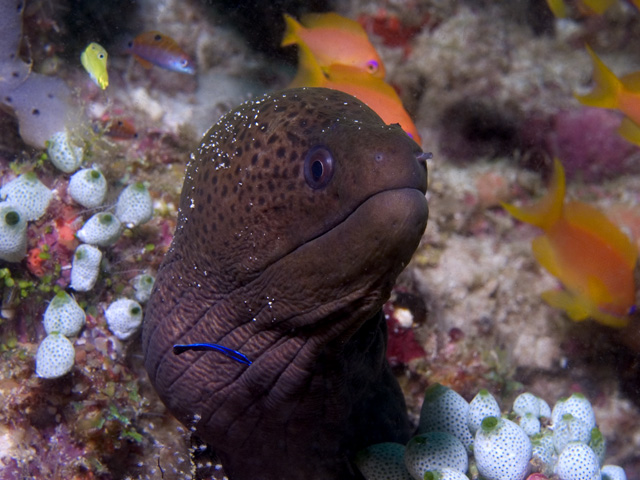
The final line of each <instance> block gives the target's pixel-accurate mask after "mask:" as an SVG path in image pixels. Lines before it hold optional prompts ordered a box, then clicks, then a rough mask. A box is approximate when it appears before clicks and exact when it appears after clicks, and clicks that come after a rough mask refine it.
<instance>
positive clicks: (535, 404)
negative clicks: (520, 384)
mask: <svg viewBox="0 0 640 480" xmlns="http://www.w3.org/2000/svg"><path fill="white" fill-rule="evenodd" d="M513 413H515V414H516V415H518V416H519V417H522V416H524V415H525V414H527V413H530V414H532V415H533V416H534V417H536V418H538V417H539V416H540V402H539V400H538V397H536V396H535V395H534V394H533V393H529V392H525V393H521V394H520V395H518V396H517V397H516V399H515V400H514V401H513Z"/></svg>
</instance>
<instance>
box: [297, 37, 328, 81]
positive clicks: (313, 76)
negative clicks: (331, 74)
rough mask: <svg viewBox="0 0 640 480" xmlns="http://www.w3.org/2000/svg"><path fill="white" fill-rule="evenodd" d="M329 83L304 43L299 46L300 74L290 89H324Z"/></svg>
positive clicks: (298, 73)
mask: <svg viewBox="0 0 640 480" xmlns="http://www.w3.org/2000/svg"><path fill="white" fill-rule="evenodd" d="M326 81H327V77H326V76H325V74H324V72H323V70H322V68H321V67H320V64H319V63H318V61H317V60H316V58H315V57H314V56H313V53H311V49H310V48H309V47H307V45H306V44H304V43H299V44H298V72H297V73H296V76H295V77H294V78H293V80H292V81H291V83H290V84H289V87H288V88H297V87H323V86H324V85H325V83H326Z"/></svg>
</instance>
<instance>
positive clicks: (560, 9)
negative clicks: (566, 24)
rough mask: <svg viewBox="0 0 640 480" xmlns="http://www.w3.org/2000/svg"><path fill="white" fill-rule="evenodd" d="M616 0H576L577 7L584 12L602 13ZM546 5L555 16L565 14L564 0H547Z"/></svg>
mask: <svg viewBox="0 0 640 480" xmlns="http://www.w3.org/2000/svg"><path fill="white" fill-rule="evenodd" d="M616 1H617V0H578V1H577V6H578V9H580V10H582V12H583V13H586V14H596V15H602V14H603V13H604V12H605V11H607V10H608V9H609V7H611V6H612V5H613V4H614V3H616ZM547 5H549V8H550V9H551V11H552V12H553V14H554V15H555V16H556V17H557V18H565V17H566V16H567V6H566V4H565V3H564V0H547Z"/></svg>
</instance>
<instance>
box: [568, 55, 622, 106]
mask: <svg viewBox="0 0 640 480" xmlns="http://www.w3.org/2000/svg"><path fill="white" fill-rule="evenodd" d="M586 48H587V52H588V53H589V55H590V56H591V61H592V62H593V81H594V82H595V86H594V87H593V90H591V92H589V93H587V94H586V95H575V97H576V99H577V100H578V101H579V102H580V103H582V104H583V105H588V106H590V107H599V108H617V107H618V94H619V93H620V89H621V88H622V84H621V83H620V80H618V78H617V77H616V76H615V75H614V73H613V72H612V71H611V70H609V67H607V66H606V65H605V64H604V63H603V61H602V60H600V58H599V57H598V56H597V55H596V54H595V52H594V51H593V50H591V47H589V45H587V46H586Z"/></svg>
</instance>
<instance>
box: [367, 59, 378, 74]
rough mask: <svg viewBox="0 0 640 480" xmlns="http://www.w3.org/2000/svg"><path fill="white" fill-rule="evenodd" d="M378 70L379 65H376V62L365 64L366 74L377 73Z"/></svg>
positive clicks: (371, 61)
mask: <svg viewBox="0 0 640 480" xmlns="http://www.w3.org/2000/svg"><path fill="white" fill-rule="evenodd" d="M379 68H380V65H378V62H377V61H376V60H369V61H368V62H367V72H369V73H377V72H378V69H379Z"/></svg>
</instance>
